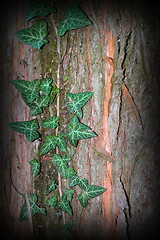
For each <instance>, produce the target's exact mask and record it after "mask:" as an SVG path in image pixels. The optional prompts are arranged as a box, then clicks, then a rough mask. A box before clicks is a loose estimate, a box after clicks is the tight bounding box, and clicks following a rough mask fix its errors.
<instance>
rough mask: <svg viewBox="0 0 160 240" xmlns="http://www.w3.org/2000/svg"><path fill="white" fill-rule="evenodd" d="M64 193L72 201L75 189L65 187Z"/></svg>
mask: <svg viewBox="0 0 160 240" xmlns="http://www.w3.org/2000/svg"><path fill="white" fill-rule="evenodd" d="M63 195H64V196H66V198H67V200H68V201H71V200H72V199H73V195H74V189H65V191H64V194H63Z"/></svg>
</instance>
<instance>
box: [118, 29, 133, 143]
mask: <svg viewBox="0 0 160 240" xmlns="http://www.w3.org/2000/svg"><path fill="white" fill-rule="evenodd" d="M131 34H132V31H130V32H129V33H128V35H127V37H126V41H125V44H124V48H123V49H124V50H123V60H122V63H121V70H122V79H121V81H122V83H124V82H125V78H126V68H125V66H124V63H125V60H126V57H127V47H128V44H129V40H130V38H131ZM117 44H118V54H120V35H119V36H118V39H117ZM122 96H123V91H122V88H121V93H120V104H119V123H118V128H117V141H118V137H119V131H120V127H121V122H122V118H121V112H122Z"/></svg>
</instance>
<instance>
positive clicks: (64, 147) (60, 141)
mask: <svg viewBox="0 0 160 240" xmlns="http://www.w3.org/2000/svg"><path fill="white" fill-rule="evenodd" d="M56 142H57V146H58V148H59V150H61V151H63V152H66V151H67V145H66V141H65V139H64V135H63V134H61V133H58V135H57V136H56Z"/></svg>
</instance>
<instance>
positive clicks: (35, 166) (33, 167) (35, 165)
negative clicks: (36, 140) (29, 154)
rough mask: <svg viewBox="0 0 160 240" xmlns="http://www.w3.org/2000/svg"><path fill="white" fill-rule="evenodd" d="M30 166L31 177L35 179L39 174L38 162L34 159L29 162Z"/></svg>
mask: <svg viewBox="0 0 160 240" xmlns="http://www.w3.org/2000/svg"><path fill="white" fill-rule="evenodd" d="M29 164H30V165H31V171H32V176H33V177H36V176H37V175H38V174H39V172H40V162H39V161H37V160H36V159H33V160H31V161H30V162H29Z"/></svg>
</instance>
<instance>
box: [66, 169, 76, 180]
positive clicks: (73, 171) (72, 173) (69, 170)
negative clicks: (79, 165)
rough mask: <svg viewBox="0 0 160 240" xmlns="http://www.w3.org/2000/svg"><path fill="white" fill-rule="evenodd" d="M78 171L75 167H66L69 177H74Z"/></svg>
mask: <svg viewBox="0 0 160 240" xmlns="http://www.w3.org/2000/svg"><path fill="white" fill-rule="evenodd" d="M76 174H77V173H76V171H75V170H74V169H73V168H67V169H66V177H67V178H70V177H73V176H75V175H76Z"/></svg>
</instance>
